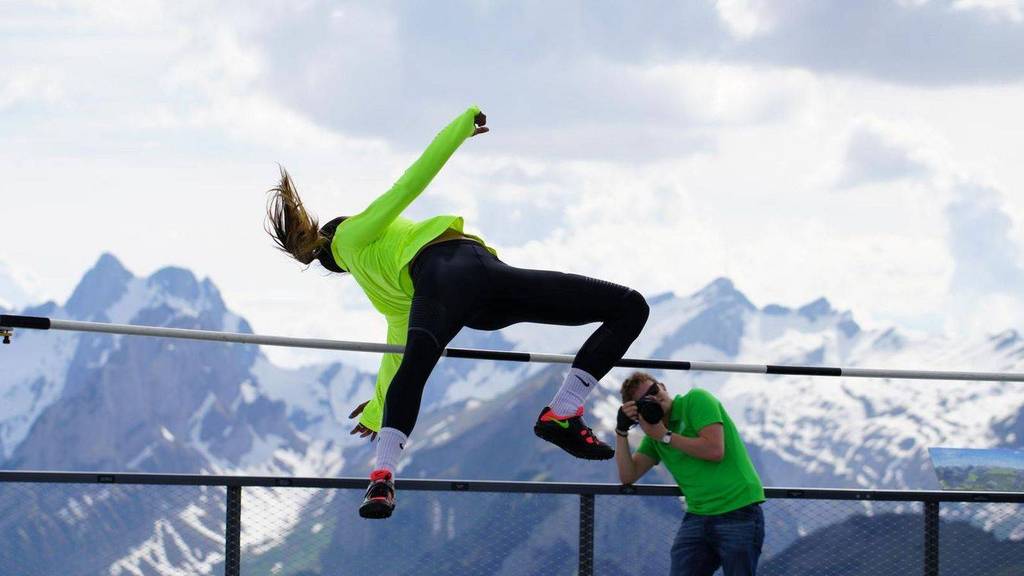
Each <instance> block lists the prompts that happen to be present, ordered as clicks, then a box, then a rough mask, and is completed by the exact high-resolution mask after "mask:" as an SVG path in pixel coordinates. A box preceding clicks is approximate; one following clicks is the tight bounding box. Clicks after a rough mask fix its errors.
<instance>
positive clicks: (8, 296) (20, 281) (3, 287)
mask: <svg viewBox="0 0 1024 576" xmlns="http://www.w3.org/2000/svg"><path fill="white" fill-rule="evenodd" d="M35 292H36V290H35V282H33V281H32V280H31V279H28V278H25V277H24V276H23V275H20V274H18V273H16V272H15V271H14V270H12V269H11V268H10V266H8V265H6V264H4V263H3V262H0V310H14V309H16V308H23V307H25V306H28V305H29V304H31V303H32V302H36V301H38V300H37V299H36V294H35Z"/></svg>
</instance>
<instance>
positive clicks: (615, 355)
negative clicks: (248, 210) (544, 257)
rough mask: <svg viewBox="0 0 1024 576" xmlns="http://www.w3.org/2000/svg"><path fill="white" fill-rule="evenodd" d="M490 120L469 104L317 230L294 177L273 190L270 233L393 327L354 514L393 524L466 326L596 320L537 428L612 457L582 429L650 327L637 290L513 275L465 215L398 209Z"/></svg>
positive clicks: (367, 424) (571, 278)
mask: <svg viewBox="0 0 1024 576" xmlns="http://www.w3.org/2000/svg"><path fill="white" fill-rule="evenodd" d="M486 122H487V118H486V116H484V114H483V113H481V112H480V110H479V108H477V107H475V106H474V107H471V108H469V109H467V110H466V111H465V112H463V113H462V114H460V115H459V116H458V117H457V118H455V120H453V121H452V122H451V124H449V125H448V126H447V127H446V128H445V129H444V130H442V131H441V132H440V133H439V134H438V135H437V136H436V137H435V138H434V141H433V142H431V144H430V146H429V147H427V149H426V151H425V152H423V155H422V156H420V157H419V159H418V160H416V162H415V163H414V164H413V165H412V166H410V167H409V169H408V170H406V171H405V173H404V174H402V177H401V178H399V179H398V181H397V182H395V184H394V186H392V187H391V189H390V190H388V191H387V192H385V193H384V194H383V195H381V196H380V197H379V198H377V199H376V200H374V201H373V203H371V204H370V205H369V206H368V207H367V208H366V209H365V210H363V211H362V212H360V213H359V214H357V215H355V216H350V217H346V216H341V217H338V218H334V219H333V220H331V221H329V222H327V223H326V224H325V225H324V226H323V227H320V226H318V222H317V219H316V218H315V217H313V216H312V215H311V214H310V213H309V212H308V211H307V210H306V208H305V206H303V204H302V201H301V200H300V199H299V195H298V193H297V192H296V190H295V186H294V184H293V183H292V180H291V178H290V176H289V175H288V173H287V171H285V170H284V169H283V168H282V169H281V179H280V182H279V183H278V185H277V186H276V187H274V188H273V189H271V191H270V193H271V198H270V202H269V204H268V208H267V217H268V227H267V231H268V233H270V235H271V236H272V237H273V239H274V241H275V243H276V244H277V245H278V247H280V249H281V250H283V251H285V252H287V253H289V254H291V255H292V257H294V258H295V259H296V260H298V261H299V262H302V263H303V264H309V263H311V262H312V261H313V260H317V261H318V262H320V264H321V265H322V266H323V267H324V268H326V269H328V270H330V271H332V272H336V273H349V274H351V275H352V276H353V277H354V278H355V280H356V282H357V283H358V284H359V286H360V287H361V288H362V289H363V292H365V293H366V296H367V298H369V300H370V302H371V303H372V304H373V307H374V308H376V309H377V311H379V312H380V313H381V314H383V315H384V317H385V319H386V320H387V324H388V333H387V342H388V343H389V344H398V345H405V353H404V354H385V355H384V358H383V360H382V362H381V365H380V370H379V371H378V373H377V385H376V392H375V394H374V397H373V398H371V399H370V400H369V401H367V402H364V403H363V404H361V405H360V406H358V407H356V409H355V410H354V411H353V413H352V415H351V417H355V416H357V415H360V414H361V416H360V418H359V421H358V422H359V423H358V424H357V425H356V427H355V428H354V429H353V430H352V433H353V434H356V433H359V434H361V435H362V436H363V437H366V436H368V435H373V436H372V437H371V440H372V439H373V437H376V441H377V447H376V469H375V470H374V471H373V472H372V474H370V486H369V488H368V489H367V491H366V497H365V498H364V500H363V503H362V505H361V506H360V507H359V514H360V516H362V517H364V518H387V517H388V516H390V515H391V513H392V511H393V510H394V507H395V489H394V482H393V478H394V476H395V471H396V469H397V466H398V460H399V457H400V454H401V451H402V449H403V448H404V447H405V443H406V441H407V440H408V437H409V435H410V434H411V433H412V430H413V427H414V426H415V424H416V417H417V415H418V414H419V409H420V401H421V399H422V396H423V387H424V385H425V383H426V381H427V377H428V376H429V375H430V373H431V371H432V370H433V369H434V365H435V364H437V361H438V360H439V359H440V357H441V354H442V352H443V351H444V349H445V347H446V346H447V345H448V343H449V342H450V341H451V339H452V338H454V337H455V335H456V334H457V333H458V332H459V330H461V329H462V327H463V326H469V327H470V328H475V329H477V330H498V329H501V328H504V327H506V326H509V325H511V324H515V323H517V322H537V323H541V324H557V325H564V326H578V325H581V324H587V323H591V322H600V323H601V325H600V326H599V327H598V328H597V330H595V331H594V333H593V334H591V335H590V337H589V338H588V339H587V341H586V342H584V344H583V347H582V348H580V350H579V352H578V353H577V354H576V357H575V361H574V362H573V364H572V368H571V369H570V370H569V373H568V374H567V375H566V377H565V381H564V382H563V384H562V386H561V388H559V390H558V392H557V393H556V394H555V396H554V399H553V400H552V401H551V403H550V404H549V405H548V406H546V407H544V408H543V410H541V412H540V416H539V417H538V418H537V422H536V424H535V425H534V428H533V430H534V433H535V434H536V435H537V436H539V437H540V438H543V439H544V440H547V441H548V442H551V443H553V444H555V445H556V446H558V447H560V448H562V449H563V450H565V451H566V452H568V453H569V454H572V455H573V456H575V457H577V458H584V459H588V460H607V459H610V458H612V457H613V456H614V450H613V449H612V448H611V447H610V446H608V445H607V444H605V443H604V442H602V441H601V440H600V439H599V438H597V437H596V436H594V434H593V431H592V430H591V429H590V428H588V427H587V425H586V424H584V422H583V403H584V400H585V399H586V397H587V394H588V393H589V392H590V391H591V390H593V388H594V387H595V385H596V384H597V382H598V380H600V379H601V378H602V377H603V376H604V375H605V374H607V373H608V371H609V370H611V368H612V366H613V365H614V364H615V363H616V362H617V361H618V360H619V359H620V358H622V355H623V354H625V352H626V349H627V348H629V346H630V344H631V343H632V342H633V340H634V339H636V337H637V336H638V335H639V334H640V331H641V330H642V329H643V327H644V324H645V323H646V322H647V315H648V307H647V302H646V301H645V300H644V298H643V296H641V295H640V294H639V293H637V292H636V291H634V290H631V289H629V288H626V287H624V286H619V285H617V284H612V283H610V282H604V281H601V280H595V279H592V278H587V277H584V276H579V275H576V274H566V273H562V272H551V271H542V270H527V269H523V268H514V267H512V266H509V265H507V264H505V263H504V262H502V261H501V260H499V259H498V257H497V253H496V252H495V250H494V249H493V248H491V247H490V246H487V244H485V243H484V241H483V240H482V239H481V238H479V237H477V236H473V235H471V234H466V233H465V232H463V219H462V218H461V217H459V216H435V217H433V218H428V219H426V220H423V221H420V222H413V221H411V220H408V219H405V218H403V217H402V216H401V214H402V211H404V210H405V208H406V207H408V206H409V204H410V203H412V201H413V200H415V199H416V197H417V196H419V195H420V193H421V192H423V190H424V189H425V188H426V187H427V185H428V184H429V183H430V181H431V180H432V179H433V178H434V176H435V175H437V173H438V172H439V171H440V170H441V167H442V166H444V164H445V162H446V161H447V160H448V158H450V157H451V155H452V154H453V153H455V150H456V149H457V148H458V147H459V146H460V145H461V144H462V142H463V141H464V140H466V138H469V137H472V136H476V135H478V134H483V133H485V132H487V131H488V130H489V129H488V128H486V127H485V126H484V125H485V124H486Z"/></svg>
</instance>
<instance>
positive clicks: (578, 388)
mask: <svg viewBox="0 0 1024 576" xmlns="http://www.w3.org/2000/svg"><path fill="white" fill-rule="evenodd" d="M596 387H597V379H596V378H594V377H593V376H591V375H590V374H589V373H587V372H585V371H583V370H580V369H579V368H572V369H570V370H569V373H568V374H566V375H565V381H564V382H562V387H561V388H559V389H558V392H557V393H556V394H555V397H554V398H553V399H552V400H551V404H550V406H551V411H552V412H554V413H555V414H556V415H558V416H575V415H576V411H577V410H579V408H580V406H583V402H584V401H585V400H586V399H587V394H590V391H591V390H593V389H594V388H596Z"/></svg>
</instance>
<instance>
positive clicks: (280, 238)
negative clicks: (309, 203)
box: [264, 167, 330, 264]
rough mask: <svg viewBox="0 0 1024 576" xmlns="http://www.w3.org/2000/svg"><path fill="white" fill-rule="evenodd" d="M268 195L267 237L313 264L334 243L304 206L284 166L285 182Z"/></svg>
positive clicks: (296, 257) (306, 262) (297, 257)
mask: <svg viewBox="0 0 1024 576" xmlns="http://www.w3.org/2000/svg"><path fill="white" fill-rule="evenodd" d="M268 193H269V194H270V199H269V200H268V201H267V222H266V223H265V226H264V228H265V229H266V231H267V234H270V237H271V238H273V239H274V243H275V244H277V247H278V248H280V249H281V250H282V251H283V252H287V253H288V254H291V255H292V257H293V258H295V259H296V260H298V261H299V262H302V263H303V264H309V263H310V262H312V261H313V260H315V259H316V258H317V256H318V255H319V253H320V251H321V250H323V249H325V248H327V247H328V246H329V245H330V240H328V239H327V238H326V237H324V236H323V235H321V234H320V228H319V222H317V219H316V217H314V216H312V215H310V214H309V212H307V211H306V207H305V206H303V205H302V199H300V198H299V193H298V192H296V191H295V184H294V183H293V182H292V178H291V176H289V175H288V171H287V170H285V169H284V168H283V167H282V168H281V181H280V182H278V184H277V186H275V187H273V188H271V189H270V190H269V192H268Z"/></svg>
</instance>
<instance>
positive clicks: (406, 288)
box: [331, 106, 496, 430]
mask: <svg viewBox="0 0 1024 576" xmlns="http://www.w3.org/2000/svg"><path fill="white" fill-rule="evenodd" d="M479 112H480V109H479V108H477V107H476V106H472V107H470V108H469V109H467V110H466V111H465V112H463V113H462V114H460V115H459V116H458V117H457V118H455V120H453V121H452V122H451V124H449V125H448V126H447V127H446V128H445V129H444V130H442V131H441V132H440V133H439V134H438V135H437V136H436V137H434V141H433V142H431V143H430V146H428V147H427V149H426V150H425V151H424V152H423V154H422V155H421V156H420V157H419V159H418V160H416V162H414V163H413V165H412V166H410V167H409V168H408V169H407V170H406V171H405V173H404V174H402V177H401V178H399V179H398V181H397V182H395V184H394V185H393V186H392V187H391V189H390V190H388V191H387V192H385V193H384V194H383V195H381V196H380V197H379V198H377V199H376V200H374V201H373V203H372V204H370V205H369V206H368V207H367V208H366V210H363V211H362V212H361V213H359V214H357V215H356V216H352V217H351V218H347V219H345V221H343V222H342V223H341V224H340V225H339V226H338V229H337V230H336V231H335V233H334V240H333V242H332V243H331V252H332V253H333V254H334V259H335V261H337V263H338V265H340V266H341V267H342V268H344V269H345V270H348V271H349V272H350V273H351V274H352V276H353V277H354V278H355V279H356V282H357V283H359V287H360V288H362V289H363V292H364V293H366V296H367V298H369V299H370V302H371V303H372V304H373V307H374V308H376V309H377V311H378V312H380V313H381V314H383V315H384V317H385V319H387V322H388V337H387V342H388V344H399V345H404V344H405V339H406V335H407V332H408V330H409V308H410V307H411V305H412V294H413V287H412V278H411V277H410V276H409V263H410V262H412V259H413V258H414V257H415V256H416V254H417V253H418V252H419V251H420V249H422V248H423V247H424V246H425V245H426V244H428V243H429V242H430V241H431V240H433V239H435V238H437V237H438V236H440V235H441V234H443V233H444V232H445V231H446V230H448V229H449V228H452V229H454V230H457V231H459V232H462V227H463V220H462V217H461V216H435V217H433V218H428V219H426V220H423V221H421V222H413V221H411V220H408V219H406V218H402V217H401V213H402V211H403V210H405V209H406V207H408V206H409V204H411V203H412V201H413V200H415V199H416V197H417V196H419V195H420V193H421V192H423V190H424V189H426V187H427V185H428V184H430V181H431V180H433V179H434V176H436V175H437V173H438V172H440V171H441V167H442V166H444V163H445V162H447V161H448V159H449V158H451V156H452V154H454V153H455V150H456V149H457V148H458V147H459V146H460V145H461V144H462V142H463V141H465V140H466V138H469V137H470V136H471V135H472V134H473V129H474V128H475V125H474V123H473V118H474V117H476V115H477V114H478V113H479ZM467 236H470V237H471V238H474V239H476V240H479V241H480V243H481V244H483V243H484V242H483V240H481V239H480V238H477V237H476V236H471V235H468V234H467ZM485 246H486V245H485ZM487 249H488V250H489V251H490V252H491V253H494V254H496V252H495V251H494V249H493V248H490V247H489V246H488V247H487ZM401 362H402V355H401V354H385V355H384V358H383V359H382V360H381V363H380V370H378V371H377V386H376V390H375V392H374V395H373V398H371V399H370V403H369V404H367V405H366V408H364V409H363V414H362V416H361V417H360V418H359V423H360V424H362V425H363V426H366V427H367V428H369V429H371V430H380V425H381V418H382V417H383V413H384V398H385V396H386V395H387V391H388V386H389V385H390V384H391V379H392V378H394V376H395V373H396V372H397V371H398V366H399V364H401Z"/></svg>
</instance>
